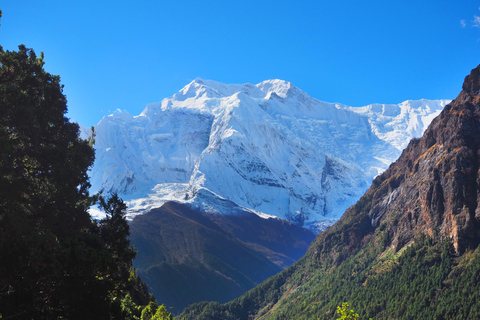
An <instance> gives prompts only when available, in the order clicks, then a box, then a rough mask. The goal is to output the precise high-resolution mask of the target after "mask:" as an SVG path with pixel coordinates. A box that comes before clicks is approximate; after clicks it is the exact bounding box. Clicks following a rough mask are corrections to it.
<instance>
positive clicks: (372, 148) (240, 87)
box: [90, 78, 450, 232]
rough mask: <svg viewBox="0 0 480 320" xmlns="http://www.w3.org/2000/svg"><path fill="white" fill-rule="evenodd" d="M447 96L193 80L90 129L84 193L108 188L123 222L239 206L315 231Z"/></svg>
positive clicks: (329, 220) (349, 202) (367, 181)
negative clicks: (120, 203) (337, 92)
mask: <svg viewBox="0 0 480 320" xmlns="http://www.w3.org/2000/svg"><path fill="white" fill-rule="evenodd" d="M449 102H450V101H449V100H425V99H423V100H415V101H411V100H409V101H405V102H402V103H400V104H372V105H368V106H364V107H351V106H346V105H342V104H339V103H328V102H322V101H319V100H317V99H314V98H312V97H311V96H309V95H308V94H307V93H305V92H304V91H302V90H300V89H299V88H297V87H295V86H294V85H293V84H291V83H290V82H287V81H283V80H267V81H264V82H261V83H259V84H257V85H253V84H249V83H247V84H234V85H232V84H223V83H220V82H216V81H212V80H203V79H200V78H197V79H195V80H194V81H192V82H191V83H189V84H188V85H187V86H185V87H184V88H183V89H181V90H180V91H179V92H178V93H176V94H174V95H173V96H171V97H169V98H165V99H163V100H162V101H161V102H158V103H152V104H149V105H147V107H146V108H145V109H144V110H143V112H142V113H141V114H140V115H138V116H132V115H130V114H128V113H126V112H117V113H114V114H111V115H109V116H106V117H104V118H103V119H102V120H101V121H100V122H99V123H98V124H97V125H96V126H95V133H96V143H95V149H96V159H95V163H94V166H93V168H92V169H91V171H90V179H91V184H92V188H91V190H92V191H98V190H103V192H104V193H106V194H109V193H113V192H117V193H118V194H119V195H120V196H121V197H122V198H123V199H124V200H125V201H126V202H127V205H128V208H129V209H128V218H130V219H131V218H133V217H134V216H135V215H137V214H141V213H143V212H145V211H146V210H149V209H152V208H156V207H160V206H161V205H162V204H163V203H165V202H167V201H171V200H173V201H177V202H181V203H186V204H189V205H190V206H192V207H194V208H197V209H199V210H201V211H202V212H206V213H212V214H236V213H237V212H242V211H244V210H248V211H252V212H254V213H256V214H258V215H260V216H263V217H279V218H282V219H286V220H288V221H290V222H293V223H295V224H298V225H303V226H305V227H307V228H310V229H312V230H314V231H317V232H318V231H321V230H323V229H324V228H325V227H326V226H328V225H330V224H332V223H333V222H334V221H336V219H338V218H340V216H341V215H342V214H343V212H344V211H345V210H346V209H347V208H348V207H349V206H350V205H352V204H354V203H355V202H356V201H357V200H358V199H359V197H360V196H361V195H362V194H363V193H364V192H365V191H366V189H367V188H368V187H369V186H370V183H371V181H372V179H373V178H374V177H375V176H376V175H378V174H379V173H381V172H383V171H384V170H386V168H387V167H388V166H389V165H390V163H391V162H393V161H394V160H396V159H397V158H398V157H399V156H400V153H401V151H402V150H403V148H404V147H405V146H406V145H407V143H408V141H409V140H410V139H411V138H413V137H419V136H421V135H422V134H423V131H424V130H425V129H426V128H427V126H428V124H429V123H430V121H431V120H432V119H433V118H434V117H435V116H437V115H438V114H439V113H440V111H441V110H442V109H443V107H444V106H445V105H446V104H448V103H449Z"/></svg>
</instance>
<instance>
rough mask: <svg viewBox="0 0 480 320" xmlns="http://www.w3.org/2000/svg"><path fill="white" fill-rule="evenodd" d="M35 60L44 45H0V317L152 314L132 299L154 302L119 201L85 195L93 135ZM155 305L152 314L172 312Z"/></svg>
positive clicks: (162, 316)
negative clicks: (92, 210) (98, 214)
mask: <svg viewBox="0 0 480 320" xmlns="http://www.w3.org/2000/svg"><path fill="white" fill-rule="evenodd" d="M0 16H1V11H0ZM43 66H44V57H43V53H42V54H41V56H40V57H37V55H36V54H35V52H34V51H33V50H32V49H27V48H26V47H25V46H24V45H20V46H19V50H18V51H12V52H10V51H4V50H3V48H2V47H1V46H0V262H1V263H0V318H4V319H10V318H12V319H60V318H62V319H136V318H138V319H140V317H141V318H142V319H150V318H151V317H148V315H147V313H148V312H145V316H143V315H142V314H141V313H142V312H143V310H144V309H146V308H143V307H139V306H138V305H142V304H144V305H150V309H152V308H154V309H155V310H154V311H153V312H154V316H155V312H156V311H157V309H160V308H157V306H156V303H154V302H152V300H153V297H152V296H151V295H149V294H148V292H147V291H146V287H145V285H144V284H143V283H142V282H141V280H140V279H139V278H138V277H137V276H136V275H135V273H134V271H133V269H132V267H131V266H132V261H133V258H134V257H135V252H134V250H133V248H132V247H131V246H130V241H129V240H128V236H129V226H128V224H127V222H126V220H125V213H126V207H125V204H124V203H123V201H122V200H121V199H119V198H118V197H117V196H116V195H113V196H112V197H110V198H109V199H102V198H100V197H98V196H93V197H92V196H90V195H89V193H88V188H89V186H90V184H89V181H88V176H87V170H88V168H89V167H90V166H91V165H92V163H93V160H94V151H93V148H92V143H93V140H90V141H85V140H82V139H80V138H79V136H78V134H79V127H78V125H77V124H75V123H72V122H70V121H69V120H68V119H67V118H66V117H65V113H66V112H67V105H66V98H65V96H64V95H63V93H62V85H61V84H60V78H59V77H58V76H53V75H51V74H49V73H48V72H46V71H45V70H44V69H43ZM95 201H99V204H100V206H101V207H102V208H103V210H104V211H105V213H106V218H105V219H103V220H101V221H94V220H92V218H91V217H90V215H89V214H88V212H87V209H88V208H89V206H90V205H92V204H93V203H94V202H95ZM149 303H150V304H149ZM163 309H165V308H164V307H163ZM163 309H162V312H158V315H156V318H155V319H169V318H171V315H170V314H169V313H168V312H166V310H163Z"/></svg>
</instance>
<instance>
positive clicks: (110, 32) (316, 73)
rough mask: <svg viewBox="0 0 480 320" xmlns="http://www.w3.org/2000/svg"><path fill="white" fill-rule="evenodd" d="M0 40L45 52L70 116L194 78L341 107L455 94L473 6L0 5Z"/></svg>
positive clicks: (92, 114)
mask: <svg viewBox="0 0 480 320" xmlns="http://www.w3.org/2000/svg"><path fill="white" fill-rule="evenodd" d="M0 9H2V11H3V18H2V21H1V27H0V44H1V45H2V46H3V47H4V49H6V50H16V48H17V46H18V44H22V43H23V44H25V45H26V46H27V47H30V48H33V49H34V50H35V51H36V52H37V53H40V51H43V52H44V53H45V61H46V64H45V68H46V69H47V71H49V72H50V73H53V74H59V75H60V76H61V79H62V83H63V84H64V85H65V90H64V93H65V94H66V95H67V99H68V105H69V113H68V116H69V117H70V118H71V119H73V120H76V121H77V122H79V123H81V124H83V125H85V126H90V125H94V124H96V123H98V121H100V119H101V118H102V117H103V116H105V115H108V114H110V113H112V112H114V111H115V110H116V109H121V110H125V111H128V112H129V113H130V114H132V115H138V114H139V113H140V112H141V111H142V110H143V108H144V107H145V106H146V105H147V104H148V103H151V102H158V101H161V100H162V99H163V98H165V97H168V96H171V95H172V94H174V93H176V92H177V91H178V90H180V89H181V88H182V87H183V86H185V85H186V84H187V83H189V82H190V81H191V80H193V79H195V78H196V77H201V78H204V79H211V80H216V81H220V82H225V83H246V82H250V83H254V84H256V83H258V82H261V81H263V80H267V79H273V78H279V79H283V80H288V81H290V82H292V83H293V84H294V85H296V86H297V87H299V88H300V89H303V90H304V91H306V92H307V93H308V94H310V95H311V96H313V97H315V98H317V99H319V100H323V101H328V102H340V103H344V104H347V105H351V106H363V105H367V104H370V103H376V102H378V103H399V102H402V101H404V100H407V99H420V98H427V99H443V98H445V99H453V98H455V97H456V95H457V94H458V93H459V91H460V90H461V85H462V82H463V79H464V77H465V76H466V75H467V74H468V73H469V72H470V70H471V69H473V68H474V67H476V66H477V65H478V64H480V18H479V17H480V1H479V0H476V1H472V0H461V1H453V0H435V1H434V0H429V1H426V0H388V1H386V0H379V1H371V0H364V1H356V0H355V1H342V0H322V1H320V0H315V1H309V0H302V1H281V0H277V1H261V0H255V1H250V0H244V1H223V0H222V1H208V0H205V1H180V0H171V1H160V0H156V1H153V0H142V1H121V0H117V1H102V0H95V1H91V0H82V1H77V0H69V1H60V0H56V1H54V0H44V1H38V0H35V1H31V0H22V1H17V0H15V1H14V0H4V1H2V2H0Z"/></svg>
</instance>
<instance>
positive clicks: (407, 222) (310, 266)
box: [181, 66, 480, 319]
mask: <svg viewBox="0 0 480 320" xmlns="http://www.w3.org/2000/svg"><path fill="white" fill-rule="evenodd" d="M479 147H480V66H478V67H477V68H475V69H473V70H472V72H471V73H470V75H469V76H467V77H466V78H465V82H464V84H463V90H462V91H461V93H460V94H459V95H458V97H457V98H456V99H455V100H454V101H452V103H450V104H449V105H447V106H446V107H445V109H444V110H443V111H442V113H441V114H440V115H439V116H438V117H437V118H435V119H434V120H433V122H432V123H431V125H430V126H429V128H428V129H427V130H426V132H425V133H424V135H423V137H422V138H421V139H414V140H412V141H411V142H410V144H409V145H408V147H407V148H406V149H405V150H404V151H403V153H402V155H401V157H400V158H399V159H398V160H397V161H396V162H395V163H393V164H392V165H391V166H390V167H389V169H388V170H386V171H385V172H384V173H383V174H382V175H380V176H379V177H377V178H376V179H375V180H374V181H373V183H372V186H371V187H370V189H369V190H368V191H367V192H366V193H365V195H363V196H362V197H361V199H360V200H359V201H358V202H357V203H356V204H355V205H353V206H352V207H350V208H349V209H348V210H347V211H346V212H345V214H344V215H343V217H342V218H341V219H340V220H339V222H338V223H337V224H335V225H334V226H332V227H330V228H328V229H327V230H326V231H324V232H323V233H321V234H319V235H318V237H317V238H316V239H315V240H314V242H313V243H312V244H311V246H310V248H309V250H308V251H307V253H306V255H305V256H304V257H303V258H302V259H300V260H299V261H298V262H297V263H295V264H294V265H293V266H291V267H290V268H288V269H286V270H284V271H283V272H281V273H280V274H278V275H275V276H273V277H272V278H269V279H268V280H266V281H265V282H263V283H262V284H260V285H259V286H257V287H255V288H254V289H253V290H251V291H249V292H247V293H246V294H244V295H242V296H241V297H239V298H237V299H235V300H233V301H232V302H229V303H227V304H223V305H220V304H218V303H217V304H216V303H209V304H208V303H200V304H196V305H193V306H190V307H189V308H187V309H186V310H185V311H184V312H183V314H182V315H181V316H182V317H185V318H186V319H333V318H335V311H336V306H338V305H341V304H342V302H344V301H348V302H349V304H350V305H351V306H352V307H353V308H354V309H355V310H356V311H357V312H358V313H359V314H360V316H361V317H362V319H363V318H364V317H365V318H368V317H372V318H374V319H479V318H480V299H479V298H480V281H479V280H480V249H479V246H478V244H479V243H480V225H479V223H480V208H479V206H478V204H479V199H480V171H479V169H480V157H479V150H480V148H479Z"/></svg>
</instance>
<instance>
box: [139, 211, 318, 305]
mask: <svg viewBox="0 0 480 320" xmlns="http://www.w3.org/2000/svg"><path fill="white" fill-rule="evenodd" d="M130 232H131V236H130V238H131V242H132V244H133V245H134V246H135V249H136V250H138V255H137V257H136V259H135V261H134V266H135V268H136V269H137V272H138V274H139V275H140V276H141V277H142V279H144V281H145V282H146V283H147V284H148V287H149V289H150V291H151V292H152V293H153V294H154V295H155V297H156V299H157V300H158V301H162V303H165V304H166V305H168V306H171V307H173V308H174V311H176V312H179V311H181V310H182V309H183V308H184V307H186V306H187V305H188V304H190V303H193V302H198V301H205V300H214V301H219V302H226V301H229V300H231V299H233V298H236V297H238V296H239V295H241V294H242V293H244V292H246V291H247V290H249V289H251V288H252V287H254V286H255V285H257V284H259V283H260V282H262V281H263V280H265V279H266V278H268V277H269V276H272V275H274V274H276V273H278V272H279V271H281V270H282V269H284V268H285V267H287V266H289V265H291V264H292V263H293V262H295V261H297V260H298V259H299V258H300V257H301V256H302V255H303V254H304V253H305V252H306V250H307V248H308V245H309V244H310V242H311V241H312V240H313V238H314V234H313V233H312V232H309V231H307V230H305V229H303V228H301V227H298V226H295V225H293V224H291V223H288V222H286V221H284V220H280V219H277V218H270V219H263V218H260V217H258V216H257V215H255V214H254V213H251V212H242V213H239V212H238V213H237V214H235V215H205V214H202V213H201V212H198V211H196V210H192V209H191V208H190V207H189V206H186V205H184V204H179V203H175V202H167V203H165V204H164V205H163V206H162V207H161V208H158V209H154V210H152V211H150V212H147V213H145V214H143V215H139V216H137V217H135V219H133V221H132V222H131V225H130Z"/></svg>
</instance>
